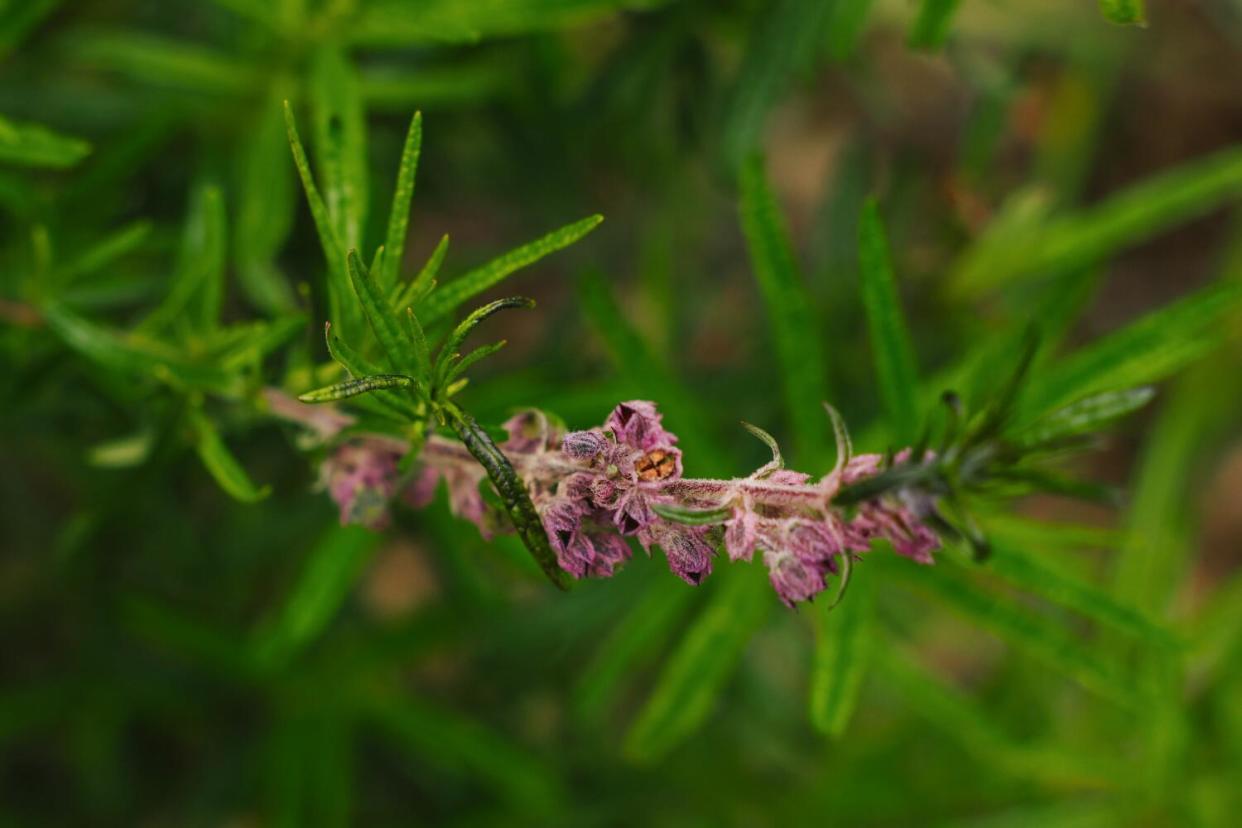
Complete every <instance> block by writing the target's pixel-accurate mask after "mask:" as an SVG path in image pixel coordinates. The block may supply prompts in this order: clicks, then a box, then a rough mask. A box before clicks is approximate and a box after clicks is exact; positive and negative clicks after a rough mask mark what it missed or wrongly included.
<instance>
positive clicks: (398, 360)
mask: <svg viewBox="0 0 1242 828" xmlns="http://www.w3.org/2000/svg"><path fill="white" fill-rule="evenodd" d="M347 263H348V266H349V279H350V281H351V282H352V283H353V285H354V292H355V293H356V294H357V296H358V301H359V302H360V303H361V304H362V311H363V313H364V314H365V315H366V318H367V322H368V323H369V324H370V326H371V330H372V332H374V334H375V338H376V339H377V340H379V344H380V347H381V348H382V349H383V351H384V354H385V356H386V357H387V361H388V367H389V369H391V370H392V371H396V372H398V373H400V372H405V373H408V374H411V375H413V376H415V377H422V376H426V374H427V370H428V367H429V366H427V365H420V364H419V363H418V357H417V355H416V353H415V350H414V349H415V345H414V343H413V342H412V341H410V340H409V339H408V338H407V337H406V336H405V334H404V333H403V332H402V326H401V323H400V322H399V321H398V320H397V318H396V315H395V314H394V313H393V312H392V309H391V307H390V306H389V305H388V302H387V301H386V299H385V297H384V294H383V293H381V292H380V289H379V285H377V284H375V280H374V279H373V278H372V277H371V275H370V274H369V273H368V272H367V269H366V265H364V264H363V263H362V259H360V258H358V251H356V250H351V251H349V259H348V262H347Z"/></svg>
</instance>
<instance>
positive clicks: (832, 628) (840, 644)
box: [811, 573, 875, 739]
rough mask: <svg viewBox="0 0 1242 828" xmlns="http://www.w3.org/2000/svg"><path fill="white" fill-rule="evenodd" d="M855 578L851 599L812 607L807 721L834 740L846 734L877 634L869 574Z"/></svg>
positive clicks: (872, 589)
mask: <svg viewBox="0 0 1242 828" xmlns="http://www.w3.org/2000/svg"><path fill="white" fill-rule="evenodd" d="M870 574H871V573H867V575H870ZM855 580H857V581H858V583H857V584H856V585H855V586H854V589H853V590H852V591H851V592H850V596H849V600H847V601H844V602H842V603H841V604H840V606H837V607H835V608H833V607H829V606H827V605H824V606H817V607H814V608H812V610H811V612H812V613H813V616H814V621H815V633H816V635H815V657H814V662H813V664H812V668H811V669H812V672H811V721H812V722H813V723H814V724H815V727H816V728H818V729H819V730H820V731H821V732H823V733H824V734H826V735H828V736H831V737H832V738H834V739H835V738H840V737H841V736H842V735H843V734H844V733H845V729H846V727H847V726H848V725H849V721H850V719H851V718H852V717H853V714H854V708H855V707H856V706H857V704H858V694H859V691H860V690H861V688H862V681H863V677H864V676H865V674H866V672H867V666H868V662H869V659H870V657H871V648H872V640H873V638H874V635H875V632H874V630H873V627H874V617H875V613H874V610H873V606H872V605H873V603H874V599H873V596H872V593H873V591H874V588H873V586H872V580H873V579H872V578H871V577H862V578H858V579H855Z"/></svg>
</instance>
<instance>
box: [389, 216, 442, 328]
mask: <svg viewBox="0 0 1242 828" xmlns="http://www.w3.org/2000/svg"><path fill="white" fill-rule="evenodd" d="M448 246H449V237H448V234H447V233H446V234H445V235H443V236H441V237H440V241H439V243H438V244H436V249H435V250H433V251H432V252H431V257H430V258H428V259H427V262H426V263H425V264H424V265H423V267H422V270H420V271H418V275H417V276H415V277H414V279H412V280H411V281H410V283H409V284H407V285H401V284H397V285H396V286H395V287H394V288H393V293H392V296H393V300H392V304H393V307H394V308H396V309H397V310H403V309H405V308H408V307H411V306H412V305H415V304H418V303H419V302H421V301H422V300H423V298H424V297H425V296H426V295H427V294H428V293H429V292H430V291H431V288H432V287H433V286H434V285H435V280H436V274H437V273H439V272H440V265H442V264H444V257H445V255H446V254H447V253H448Z"/></svg>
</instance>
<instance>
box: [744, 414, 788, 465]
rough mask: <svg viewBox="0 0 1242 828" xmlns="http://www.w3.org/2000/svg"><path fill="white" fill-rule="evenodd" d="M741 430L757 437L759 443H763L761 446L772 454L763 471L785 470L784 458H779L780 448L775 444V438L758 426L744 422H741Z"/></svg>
mask: <svg viewBox="0 0 1242 828" xmlns="http://www.w3.org/2000/svg"><path fill="white" fill-rule="evenodd" d="M742 428H744V429H746V430H747V431H749V432H750V433H751V434H753V435H755V436H756V437H758V438H759V439H760V440H761V441H763V444H764V445H765V446H767V447H768V449H769V450H770V451H771V452H772V460H771V461H770V462H768V463H767V464H766V465H765V466H764V468H765V469H767V468H771V469H783V468H785V458H783V457H781V447H780V444H779V443H777V442H776V438H775V437H773V436H772V435H771V434H768V433H767V432H766V431H764V430H763V429H762V428H760V427H759V426H757V425H752V424H750V423H748V422H746V421H745V420H743V421H742Z"/></svg>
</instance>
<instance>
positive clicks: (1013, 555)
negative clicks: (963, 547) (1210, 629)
mask: <svg viewBox="0 0 1242 828" xmlns="http://www.w3.org/2000/svg"><path fill="white" fill-rule="evenodd" d="M1002 535H1003V531H1002ZM988 539H989V541H991V556H990V557H989V558H988V564H987V565H988V569H990V570H991V571H993V572H995V573H996V574H997V575H999V576H1000V577H1001V578H1004V579H1005V580H1006V581H1009V582H1010V583H1012V584H1014V585H1015V586H1018V587H1020V588H1022V589H1024V590H1027V591H1029V592H1031V593H1033V594H1035V595H1038V596H1039V597H1041V598H1043V599H1045V600H1048V601H1051V602H1052V603H1054V604H1057V605H1058V606H1061V607H1065V608H1066V609H1069V610H1072V611H1074V612H1077V613H1079V614H1080V615H1082V616H1084V617H1086V618H1089V619H1091V620H1092V621H1096V622H1098V623H1100V624H1103V625H1105V626H1107V627H1110V628H1112V629H1114V630H1117V631H1119V632H1122V633H1124V634H1126V635H1130V636H1133V637H1134V638H1136V639H1138V640H1140V641H1143V642H1144V643H1147V644H1151V645H1154V646H1159V647H1166V648H1171V647H1175V646H1177V639H1176V637H1175V636H1174V635H1173V633H1172V632H1171V631H1170V630H1168V629H1166V628H1164V627H1162V626H1160V625H1158V624H1156V623H1155V622H1153V621H1152V620H1151V619H1150V618H1149V617H1148V616H1147V615H1146V613H1144V612H1142V611H1141V610H1139V609H1136V608H1134V607H1130V606H1126V605H1125V604H1122V603H1120V602H1119V601H1117V600H1116V599H1115V598H1113V597H1112V596H1111V595H1109V594H1108V593H1107V592H1105V591H1104V590H1102V589H1100V588H1099V587H1096V586H1095V585H1093V584H1090V583H1088V582H1086V581H1084V580H1082V579H1079V578H1077V577H1074V576H1072V575H1068V574H1065V573H1063V572H1061V571H1059V570H1058V569H1057V568H1056V567H1054V566H1053V565H1052V564H1050V563H1049V562H1048V561H1047V560H1046V556H1043V555H1036V554H1033V553H1032V552H1030V551H1027V550H1026V549H1024V548H1023V547H1022V546H1020V545H1018V544H1017V543H1013V542H1010V541H1008V540H1006V539H1004V538H1003V537H1002V536H998V535H997V533H994V532H992V531H989V532H988Z"/></svg>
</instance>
